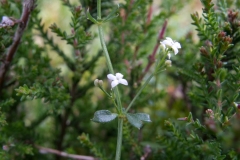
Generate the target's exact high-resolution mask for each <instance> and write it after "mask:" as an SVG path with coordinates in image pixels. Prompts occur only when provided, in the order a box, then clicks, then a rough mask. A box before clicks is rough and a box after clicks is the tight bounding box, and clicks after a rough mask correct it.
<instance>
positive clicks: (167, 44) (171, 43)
mask: <svg viewBox="0 0 240 160" xmlns="http://www.w3.org/2000/svg"><path fill="white" fill-rule="evenodd" d="M160 43H161V45H162V47H163V48H164V49H165V48H166V47H167V48H172V49H173V51H174V54H175V55H176V54H177V53H178V49H179V48H181V45H180V43H178V42H175V41H173V40H172V38H170V37H166V40H164V41H162V42H160ZM168 58H169V59H170V56H169V55H168Z"/></svg>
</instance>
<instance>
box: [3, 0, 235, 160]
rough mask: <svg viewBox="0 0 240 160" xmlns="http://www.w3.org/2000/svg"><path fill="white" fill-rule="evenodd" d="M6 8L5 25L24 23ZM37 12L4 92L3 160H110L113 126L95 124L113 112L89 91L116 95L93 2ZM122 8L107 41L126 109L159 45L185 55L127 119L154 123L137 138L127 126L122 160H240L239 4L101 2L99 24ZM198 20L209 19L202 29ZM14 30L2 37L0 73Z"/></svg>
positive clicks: (42, 6) (61, 3) (14, 4)
mask: <svg viewBox="0 0 240 160" xmlns="http://www.w3.org/2000/svg"><path fill="white" fill-rule="evenodd" d="M0 2H1V10H0V15H2V16H3V15H6V16H9V17H14V18H16V19H19V18H20V16H21V13H22V7H23V6H22V2H21V1H19V0H7V1H6V0H0ZM35 3H36V8H35V9H34V10H33V11H32V12H31V16H30V19H29V22H28V26H27V28H26V30H25V31H24V33H23V36H22V40H21V43H20V44H19V47H18V49H17V51H16V52H15V55H14V58H13V60H12V61H11V66H10V67H9V69H8V72H7V74H6V76H5V77H4V79H5V80H4V83H3V85H2V87H1V92H0V144H1V146H2V150H1V151H0V157H2V159H6V160H7V159H49V160H51V159H71V158H70V157H63V156H61V155H60V152H67V153H68V154H71V155H87V156H90V157H88V158H91V157H95V158H100V159H113V157H114V155H115V145H116V137H117V122H116V121H113V122H111V123H106V124H98V123H94V122H92V121H91V118H92V117H93V115H94V112H95V111H96V110H100V109H108V110H111V111H112V112H114V111H115V109H114V107H113V104H112V102H111V101H110V100H109V99H108V98H107V97H106V96H105V95H104V94H103V93H102V92H101V90H99V88H97V87H95V86H94V84H93V81H94V80H95V79H96V78H98V79H102V80H103V81H104V88H106V89H107V90H110V86H109V83H108V82H107V77H106V75H107V74H108V70H107V66H106V61H105V59H104V57H103V55H102V50H101V46H100V41H99V39H98V33H97V26H96V25H94V24H92V22H91V21H89V20H87V18H86V15H85V13H86V10H87V8H89V10H90V12H91V15H93V16H94V17H96V0H72V1H71V0H51V1H49V0H38V1H35ZM117 4H119V5H120V8H119V11H118V13H119V16H118V17H117V18H115V19H113V20H112V21H110V22H108V23H106V24H104V32H105V39H106V41H107V47H108V49H109V53H110V56H111V60H112V62H113V67H114V70H115V72H120V73H123V74H124V78H126V79H127V80H128V82H129V86H128V87H124V86H121V87H120V92H121V95H122V102H123V106H124V107H127V105H128V104H129V102H130V100H131V99H132V98H133V97H134V95H135V94H136V92H137V89H138V87H139V86H141V85H142V84H143V83H142V82H144V81H145V80H146V78H147V77H148V76H149V73H151V72H152V71H153V70H152V68H151V67H150V68H149V69H147V66H148V65H150V66H152V64H151V59H150V58H151V56H150V55H154V48H155V47H157V48H158V47H159V46H158V44H159V42H160V41H161V40H163V39H164V38H165V37H171V38H172V39H174V40H176V41H178V42H180V43H181V46H182V48H181V50H180V52H179V54H178V55H176V56H173V57H172V59H171V60H172V67H170V68H167V69H166V71H165V72H163V73H161V74H160V75H158V76H155V77H154V78H153V79H152V80H151V82H150V84H149V85H148V86H147V88H146V89H145V90H144V91H143V93H142V94H141V95H140V97H139V99H138V100H137V102H136V103H135V105H134V106H133V108H132V110H131V112H133V113H135V112H136V111H137V112H144V113H148V114H150V117H151V120H152V123H147V124H144V126H143V127H142V128H141V129H140V130H138V129H136V128H133V127H132V126H131V125H130V124H128V123H125V125H124V136H123V148H122V159H133V160H134V159H141V160H142V159H174V160H175V159H239V158H240V156H239V155H240V146H239V144H240V138H239V137H238V136H237V135H238V134H239V133H240V126H239V120H240V115H239V111H238V108H237V107H238V105H239V99H240V98H239V88H240V84H239V82H240V73H239V59H240V54H239V53H240V52H239V49H240V47H239V46H240V45H239V42H240V30H239V28H240V25H239V24H240V23H239V22H240V21H239V17H238V14H237V12H238V11H239V8H240V4H239V2H238V1H231V0H216V1H213V2H212V1H210V0H202V1H200V0H199V1H196V0H181V1H180V0H172V1H160V0H149V1H146V0H119V1H117V0H116V1H108V0H102V10H103V17H105V16H107V15H108V14H109V13H110V11H111V10H112V9H113V8H114V7H116V6H117ZM211 4H214V6H212V5H211ZM202 8H203V10H202ZM203 11H205V12H203ZM196 12H197V13H198V15H199V17H202V14H203V13H204V14H205V15H206V16H205V17H202V20H200V19H198V18H199V17H198V16H197V15H196V14H195V13H196ZM191 14H192V16H191ZM198 21H199V24H198V23H197V22H198ZM200 21H201V22H200ZM192 23H195V24H194V25H193V24H192ZM17 25H18V24H16V25H14V26H10V27H3V28H0V35H1V37H0V40H1V46H2V47H1V50H0V51H1V52H0V54H1V55H0V58H1V62H0V64H1V65H3V63H4V60H5V57H6V53H7V52H8V49H7V48H8V47H10V46H11V44H12V42H13V37H14V33H15V31H16V30H17ZM164 26H166V30H163V28H164ZM216 26H217V27H216ZM214 27H215V28H214ZM195 29H198V31H196V30H195ZM201 29H202V30H201ZM161 31H163V32H162V33H164V34H163V35H162V36H160V33H161ZM221 31H222V32H224V33H225V34H223V35H221V34H220V33H221ZM221 36H222V37H221ZM227 36H229V38H231V42H230V40H229V41H228V39H227V38H226V37H227ZM221 38H222V39H221ZM226 39H227V40H226ZM230 44H233V45H232V46H230ZM222 46H226V47H225V48H224V49H222V48H221V47H222ZM201 47H204V49H203V48H201ZM200 48H201V49H200ZM222 50H223V51H222ZM158 54H161V52H159V49H157V53H156V55H155V56H158ZM206 55H207V56H206ZM208 55H211V56H208ZM153 58H155V57H154V56H153ZM220 62H221V65H220ZM225 64H227V65H225ZM211 69H213V71H212V72H211V73H210V71H211ZM209 74H210V75H211V76H212V77H211V76H209ZM219 77H220V78H219ZM211 78H212V79H211ZM218 80H219V81H220V83H221V85H220V87H219V86H218V85H217V84H218V83H217V82H218ZM220 92H221V93H220ZM234 102H235V103H234ZM219 103H221V109H219V108H220V107H218V104H219ZM207 109H211V110H212V111H213V112H214V113H215V114H214V118H211V117H210V116H209V114H208V113H206V112H205V111H206V110H207ZM51 149H55V150H54V151H56V152H55V153H54V152H53V150H51ZM83 159H84V158H83ZM86 159H87V158H86Z"/></svg>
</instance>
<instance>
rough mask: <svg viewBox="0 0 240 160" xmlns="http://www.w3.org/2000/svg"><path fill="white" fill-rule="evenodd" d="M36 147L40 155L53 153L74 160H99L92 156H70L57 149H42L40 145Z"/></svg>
mask: <svg viewBox="0 0 240 160" xmlns="http://www.w3.org/2000/svg"><path fill="white" fill-rule="evenodd" d="M35 147H36V148H37V149H39V152H40V153H43V154H47V153H52V154H55V155H58V156H60V157H66V158H72V159H77V160H97V158H94V157H91V156H82V155H76V154H68V153H66V152H62V151H59V150H55V149H52V148H46V147H41V146H38V145H35Z"/></svg>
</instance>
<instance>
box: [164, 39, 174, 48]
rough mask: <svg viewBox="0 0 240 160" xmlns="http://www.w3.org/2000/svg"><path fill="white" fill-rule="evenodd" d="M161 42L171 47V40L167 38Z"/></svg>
mask: <svg viewBox="0 0 240 160" xmlns="http://www.w3.org/2000/svg"><path fill="white" fill-rule="evenodd" d="M162 43H163V44H165V45H166V46H169V47H172V45H173V44H172V42H171V41H169V40H164V41H162Z"/></svg>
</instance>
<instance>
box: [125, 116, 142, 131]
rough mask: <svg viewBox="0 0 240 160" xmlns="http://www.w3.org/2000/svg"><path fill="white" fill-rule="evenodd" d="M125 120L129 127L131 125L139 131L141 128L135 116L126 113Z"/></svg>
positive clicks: (139, 121) (140, 123)
mask: <svg viewBox="0 0 240 160" xmlns="http://www.w3.org/2000/svg"><path fill="white" fill-rule="evenodd" d="M127 119H128V121H129V123H130V124H131V125H133V126H134V127H136V128H138V129H140V128H141V127H142V121H141V120H140V119H139V118H138V117H137V116H136V115H135V114H132V113H127Z"/></svg>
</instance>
